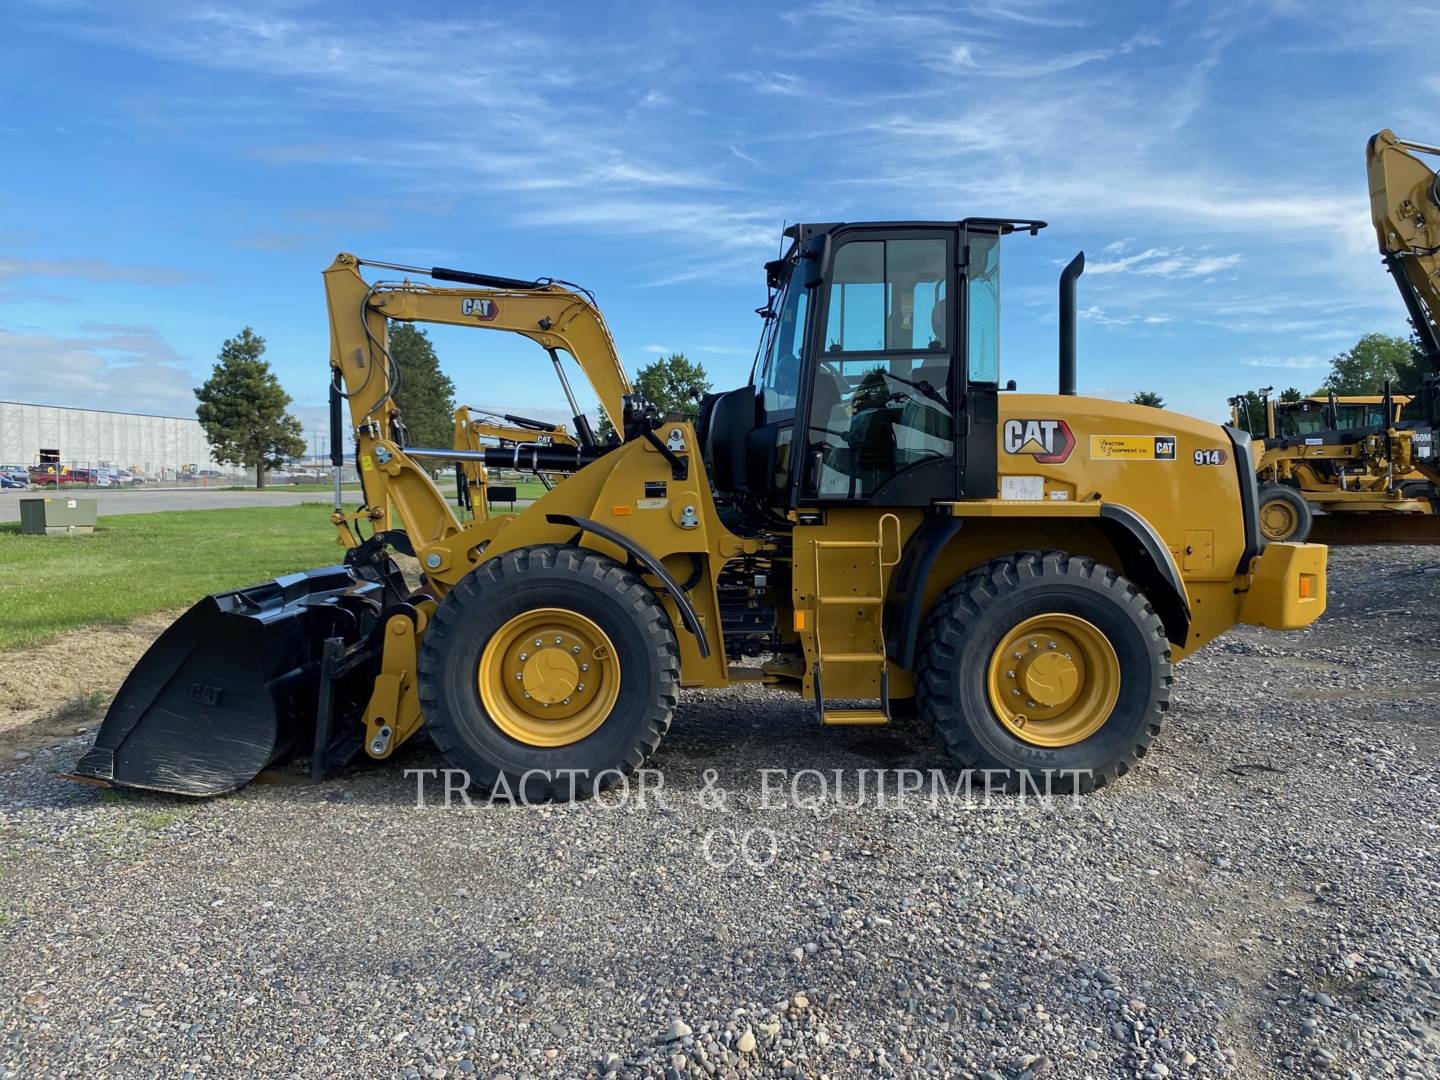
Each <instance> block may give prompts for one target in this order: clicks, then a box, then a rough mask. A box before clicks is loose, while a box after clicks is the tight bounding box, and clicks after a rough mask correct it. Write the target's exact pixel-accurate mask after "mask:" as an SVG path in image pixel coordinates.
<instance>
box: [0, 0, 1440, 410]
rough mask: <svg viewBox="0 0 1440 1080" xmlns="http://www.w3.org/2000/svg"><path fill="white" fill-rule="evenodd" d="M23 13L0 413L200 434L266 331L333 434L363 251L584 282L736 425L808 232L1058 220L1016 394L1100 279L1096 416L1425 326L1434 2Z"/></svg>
mask: <svg viewBox="0 0 1440 1080" xmlns="http://www.w3.org/2000/svg"><path fill="white" fill-rule="evenodd" d="M4 11H5V16H4V18H5V28H6V33H5V34H4V36H3V40H0V101H3V102H4V103H5V105H6V108H4V109H3V110H0V148H3V149H0V398H4V399H9V400H20V401H33V402H40V403H46V404H65V405H77V406H87V407H101V408H110V409H121V410H127V411H138V412H149V413H160V414H168V415H191V414H193V410H194V397H193V392H192V388H193V387H195V386H198V385H199V384H200V383H201V382H202V381H203V380H204V379H205V378H206V377H207V375H208V374H209V371H210V367H211V365H212V364H213V363H214V359H215V355H216V353H217V352H218V350H219V348H220V345H221V343H222V341H223V340H224V339H225V338H227V337H230V336H233V335H234V334H235V333H237V332H238V331H239V330H240V329H241V328H242V327H244V326H251V327H253V328H254V329H255V331H256V332H257V333H259V334H261V335H262V336H264V337H265V339H266V340H267V342H268V345H269V348H268V351H267V357H268V359H269V360H270V361H271V362H272V364H273V365H274V367H275V370H276V371H277V373H278V374H279V376H280V378H281V380H282V382H283V383H284V385H285V387H286V388H287V390H288V391H289V392H290V394H291V395H293V397H294V399H295V411H296V412H297V414H298V415H300V416H301V418H302V419H303V420H304V421H305V423H306V425H307V427H308V428H310V429H311V430H313V431H315V432H319V431H320V429H321V428H323V426H324V421H323V416H324V402H325V393H326V390H325V388H326V383H327V377H328V368H327V353H328V348H329V337H328V326H327V322H326V314H325V309H324V297H323V291H322V288H321V277H320V274H321V271H323V270H324V269H325V267H326V266H328V265H329V263H330V262H331V261H332V259H333V258H334V256H335V254H336V253H337V252H340V251H351V252H355V253H356V254H359V255H360V256H362V257H364V258H371V259H380V260H387V261H394V262H400V263H406V264H415V265H424V266H431V265H441V266H452V267H460V268H464V269H469V270H476V271H481V272H488V273H493V274H500V275H505V276H510V277H526V278H530V277H537V276H541V275H549V276H554V277H559V278H565V279H568V280H571V281H576V282H579V283H581V284H583V285H585V286H587V287H588V288H590V289H592V290H593V291H594V292H595V293H596V295H597V297H598V300H599V303H600V306H601V307H602V309H603V310H604V312H605V314H606V317H607V319H608V321H609V324H610V327H611V330H612V331H613V333H614V334H615V337H616V340H617V344H618V345H619V348H620V352H621V355H622V357H623V358H624V360H625V362H626V364H627V367H628V368H629V369H630V370H631V371H632V372H633V371H634V370H635V369H636V368H637V367H639V366H641V365H643V364H645V363H648V362H651V361H652V360H654V359H655V358H656V357H657V356H659V355H662V354H664V353H666V352H669V351H672V350H674V351H681V352H685V353H686V354H687V355H689V356H690V357H691V358H692V359H694V360H698V361H700V362H701V363H702V364H704V366H705V367H706V369H707V371H708V372H709V374H710V377H711V381H712V383H713V384H714V387H715V389H717V390H718V389H728V388H730V387H732V386H738V385H741V384H743V383H744V382H745V381H746V380H747V378H748V375H749V371H750V363H751V359H752V356H753V353H754V349H755V342H756V340H757V338H758V335H759V332H760V320H759V319H758V318H757V317H756V315H755V314H754V309H755V308H756V307H758V306H760V305H761V304H762V303H763V301H764V299H765V289H764V274H763V269H762V263H763V262H764V261H765V260H766V259H769V258H773V257H775V255H776V253H777V252H778V251H779V246H780V230H781V228H782V227H783V225H784V224H785V223H786V222H794V221H797V220H799V221H862V220H869V219H892V220H893V219H910V218H915V219H928V220H944V219H958V218H962V217H965V216H980V215H994V216H1008V217H1027V218H1042V219H1044V220H1046V221H1048V222H1049V223H1050V227H1049V228H1047V229H1046V230H1045V231H1043V232H1042V233H1041V234H1040V236H1039V237H1037V238H1034V239H1032V238H1030V237H1028V236H1015V237H1012V238H1010V239H1008V240H1007V241H1006V246H1005V251H1004V256H1003V271H1002V274H1003V296H1004V299H1003V322H1002V364H1003V366H1004V372H1003V375H1002V377H1003V378H1014V379H1015V380H1016V381H1017V382H1018V383H1019V387H1020V389H1021V390H1032V391H1044V392H1049V391H1052V390H1053V389H1054V387H1055V363H1056V361H1055V354H1056V334H1057V322H1056V311H1055V308H1056V281H1057V278H1058V275H1059V272H1060V269H1061V267H1062V266H1063V265H1064V264H1065V263H1066V262H1067V261H1068V260H1069V258H1070V257H1071V256H1072V255H1073V254H1074V253H1075V252H1076V251H1079V250H1084V251H1085V253H1086V258H1087V267H1088V268H1087V270H1086V273H1085V275H1084V277H1083V278H1082V279H1081V281H1080V299H1079V308H1080V311H1081V324H1080V331H1079V369H1080V390H1081V392H1082V393H1086V394H1093V395H1097V396H1102V397H1110V398H1123V397H1129V396H1130V395H1131V394H1133V393H1135V392H1136V391H1139V390H1153V391H1157V392H1159V393H1160V394H1161V395H1162V396H1163V397H1164V398H1165V399H1166V401H1167V403H1168V404H1169V405H1170V407H1172V408H1177V409H1181V410H1183V411H1185V412H1189V413H1193V414H1195V415H1198V416H1203V417H1207V418H1211V419H1219V418H1221V417H1223V416H1224V415H1225V413H1226V411H1227V410H1226V407H1225V399H1226V398H1227V397H1228V396H1230V395H1231V394H1233V393H1235V392H1237V391H1238V390H1241V389H1244V388H1248V387H1256V386H1264V385H1272V384H1273V385H1275V386H1278V387H1284V386H1290V385H1296V386H1299V387H1301V388H1302V389H1305V390H1307V391H1308V390H1311V389H1313V388H1314V386H1315V385H1317V384H1318V383H1319V381H1320V380H1321V378H1322V377H1323V375H1324V372H1325V369H1326V368H1327V366H1328V362H1329V359H1330V357H1331V356H1333V355H1334V354H1335V353H1336V352H1338V351H1340V350H1341V349H1344V348H1345V347H1347V346H1348V345H1350V344H1352V343H1353V342H1354V341H1355V340H1356V339H1357V338H1358V337H1360V336H1361V335H1362V334H1364V333H1367V332H1370V331H1376V330H1378V331H1383V332H1387V333H1401V334H1403V333H1407V332H1408V330H1407V326H1406V322H1405V317H1404V312H1403V309H1402V307H1401V303H1400V300H1399V297H1398V295H1397V293H1396V291H1395V289H1394V286H1393V284H1392V283H1391V282H1390V280H1389V278H1388V276H1387V275H1386V274H1385V272H1384V270H1383V268H1382V267H1381V265H1380V263H1379V258H1378V255H1377V252H1376V247H1375V240H1374V235H1373V231H1372V229H1371V226H1370V222H1369V205H1368V195H1367V190H1366V186H1365V168H1364V148H1365V141H1366V139H1367V138H1368V137H1369V136H1370V135H1371V134H1373V133H1374V132H1376V131H1378V130H1380V129H1381V128H1384V127H1390V128H1393V129H1394V130H1396V131H1397V132H1398V133H1399V134H1401V135H1402V136H1404V137H1407V138H1411V139H1417V140H1422V141H1431V142H1434V141H1440V130H1437V124H1440V121H1437V120H1436V119H1435V117H1436V116H1437V115H1440V72H1437V70H1436V68H1435V66H1434V63H1433V58H1434V56H1435V55H1436V54H1437V46H1440V20H1436V19H1435V17H1434V11H1433V8H1432V7H1431V6H1430V5H1429V4H1425V3H1406V2H1394V3H1376V2H1367V0H1351V2H1347V3H1343V4H1341V3H1336V2H1333V0H1315V2H1288V0H1269V2H1264V0H1255V2H1238V0H1216V2H1198V0H1197V2H1179V3H1171V4H1165V3H1156V2H1145V3H1134V4H1131V3H1111V4H1103V5H1082V4H1076V3H1051V2H1049V0H978V2H974V3H963V2H958V3H946V4H924V3H922V4H903V3H883V2H871V0H818V2H798V3H787V2H784V0H780V2H776V0H767V2H759V3H752V2H749V0H732V2H729V3H726V4H723V5H717V4H682V3H656V4H632V3H625V2H619V3H611V4H567V3H558V2H557V3H551V4H543V5H542V4H480V3H475V4H454V3H450V4H437V3H429V2H423V0H421V2H412V3H408V4H404V5H381V6H378V7H377V6H373V5H359V6H356V5H337V4H331V3H299V2H289V0H246V2H245V3H241V4H232V3H228V2H226V0H214V2H205V0H196V2H190V3H180V4H161V3H145V2H130V3H113V2H94V3H92V2H88V0H6V3H5V4H4ZM432 336H433V337H434V339H435V341H436V343H437V347H438V348H439V352H440V356H441V360H442V363H443V365H444V366H445V368H446V370H447V372H448V373H449V374H450V375H451V377H452V378H453V379H454V381H455V384H456V387H457V391H458V398H459V401H460V402H462V403H469V404H474V405H477V406H480V407H482V408H488V409H504V410H509V411H515V412H521V413H525V414H528V415H534V416H540V417H546V418H555V419H559V418H564V416H565V414H566V412H567V410H566V409H565V408H564V401H563V397H562V396H561V392H560V389H559V386H558V384H557V383H556V380H555V379H554V375H553V372H552V371H551V369H550V365H549V362H548V359H547V358H546V356H545V354H544V353H543V352H542V351H541V350H540V349H539V348H538V347H536V346H534V345H533V344H531V343H530V342H528V341H525V340H523V339H518V338H513V337H512V336H511V335H506V334H499V333H482V332H477V331H473V330H457V329H445V328H441V329H438V330H436V331H434V332H433V333H432ZM572 374H573V375H574V377H575V378H576V379H577V380H581V377H580V376H579V375H578V373H572ZM581 382H582V385H583V380H581ZM581 397H582V401H586V400H587V399H588V400H589V401H593V398H594V395H593V394H588V393H582V395H581Z"/></svg>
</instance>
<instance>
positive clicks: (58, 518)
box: [20, 495, 96, 536]
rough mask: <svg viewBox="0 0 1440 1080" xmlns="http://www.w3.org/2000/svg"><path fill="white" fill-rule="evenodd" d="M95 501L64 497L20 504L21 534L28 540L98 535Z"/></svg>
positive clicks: (22, 501)
mask: <svg viewBox="0 0 1440 1080" xmlns="http://www.w3.org/2000/svg"><path fill="white" fill-rule="evenodd" d="M95 506H96V501H95V500H94V499H71V498H67V497H66V496H64V495H53V496H47V497H45V498H29V499H21V500H20V531H21V532H22V533H24V534H25V535H26V536H63V535H66V534H69V533H93V532H94V531H95Z"/></svg>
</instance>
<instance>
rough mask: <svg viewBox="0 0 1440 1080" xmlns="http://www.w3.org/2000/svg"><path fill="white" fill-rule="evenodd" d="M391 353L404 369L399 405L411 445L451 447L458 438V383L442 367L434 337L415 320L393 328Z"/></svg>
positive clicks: (397, 393) (398, 324)
mask: <svg viewBox="0 0 1440 1080" xmlns="http://www.w3.org/2000/svg"><path fill="white" fill-rule="evenodd" d="M389 348H390V356H391V357H392V358H393V359H394V361H395V366H396V367H397V368H399V369H400V387H399V389H398V390H397V391H396V392H395V404H396V406H397V407H398V408H399V410H400V419H401V421H402V422H403V423H404V424H405V432H406V438H407V441H408V442H409V443H410V445H411V446H449V445H450V444H451V443H452V442H453V441H454V438H455V384H454V383H453V382H451V381H450V376H448V375H446V374H445V372H443V371H441V370H440V358H439V357H438V356H436V355H435V346H434V344H433V343H432V342H431V341H430V336H429V335H428V334H427V333H425V331H424V330H422V329H421V328H420V327H418V326H416V325H414V324H413V323H406V322H402V323H395V324H394V325H392V326H391V328H390V345H389Z"/></svg>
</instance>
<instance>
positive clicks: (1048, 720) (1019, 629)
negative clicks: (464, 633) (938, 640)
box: [987, 612, 1120, 748]
mask: <svg viewBox="0 0 1440 1080" xmlns="http://www.w3.org/2000/svg"><path fill="white" fill-rule="evenodd" d="M987 681H988V683H989V690H990V705H991V707H992V708H993V709H994V710H995V715H996V717H998V718H999V720H1000V723H1001V724H1003V725H1004V727H1005V730H1006V731H1008V732H1010V734H1011V735H1014V736H1015V737H1016V738H1017V739H1020V740H1022V741H1024V742H1027V743H1030V744H1032V745H1034V746H1045V747H1052V748H1053V747H1058V746H1074V745H1075V744H1076V743H1078V742H1082V741H1084V740H1085V739H1088V738H1089V737H1090V736H1091V735H1094V734H1095V733H1096V732H1097V731H1099V730H1100V729H1101V728H1102V727H1104V726H1105V721H1106V720H1108V719H1109V718H1110V714H1111V712H1113V711H1114V709H1115V702H1116V701H1117V700H1118V699H1119V697H1120V660H1119V658H1118V657H1117V656H1116V655H1115V647H1114V646H1113V645H1111V644H1110V641H1109V639H1108V638H1106V637H1105V635H1104V634H1103V633H1101V632H1100V630H1099V629H1098V628H1097V627H1095V626H1094V625H1092V624H1091V623H1088V622H1086V621H1085V620H1084V619H1082V618H1079V617H1078V616H1075V615H1065V614H1062V613H1060V612H1055V613H1052V614H1046V615H1036V616H1035V617H1034V618H1030V619H1026V620H1025V621H1024V622H1022V623H1020V624H1019V625H1017V626H1016V627H1015V628H1014V629H1013V630H1011V631H1010V632H1009V633H1008V634H1006V635H1005V637H1004V638H1003V639H1001V641H1000V644H999V645H997V646H996V647H995V651H994V652H993V653H992V654H991V656H990V671H989V677H988V680H987Z"/></svg>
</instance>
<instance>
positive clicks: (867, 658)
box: [811, 514, 901, 727]
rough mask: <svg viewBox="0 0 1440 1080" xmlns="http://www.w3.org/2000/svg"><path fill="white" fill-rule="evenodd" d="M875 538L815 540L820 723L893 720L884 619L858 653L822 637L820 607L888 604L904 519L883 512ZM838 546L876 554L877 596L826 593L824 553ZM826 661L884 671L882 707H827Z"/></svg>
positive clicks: (887, 721)
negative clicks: (889, 550)
mask: <svg viewBox="0 0 1440 1080" xmlns="http://www.w3.org/2000/svg"><path fill="white" fill-rule="evenodd" d="M887 524H888V525H890V526H892V527H893V528H894V531H895V550H896V555H895V558H894V559H887V558H886V557H885V533H886V525H887ZM876 531H877V535H876V538H875V539H874V540H813V541H811V543H812V544H813V545H814V556H815V602H816V606H817V611H816V615H815V620H816V621H815V714H816V716H817V717H818V718H819V720H820V723H822V724H826V725H829V726H831V727H841V726H852V725H853V726H864V725H871V724H888V723H889V722H890V667H889V660H888V659H887V658H886V656H885V642H884V632H883V629H882V627H881V621H880V620H879V619H878V617H877V619H876V625H875V640H874V643H873V645H872V646H871V648H869V649H863V650H859V651H855V652H826V651H825V647H824V645H823V644H821V640H820V612H819V610H818V609H823V608H824V607H827V606H830V605H837V606H858V607H871V608H875V609H877V615H878V609H879V608H880V607H881V606H882V605H883V604H884V603H885V583H886V571H888V570H889V569H890V568H891V567H892V566H894V565H895V564H896V563H897V562H899V561H900V554H899V553H900V549H901V544H900V519H899V518H898V517H896V516H895V515H894V514H882V515H881V517H880V521H879V522H878V524H877V530H876ZM835 549H850V550H869V551H873V552H874V553H875V564H874V565H875V569H876V571H877V572H878V581H877V585H878V588H877V589H876V592H875V594H874V595H869V596H853V595H849V594H835V593H829V594H827V593H825V592H823V591H822V589H821V568H820V553H821V552H822V551H830V550H835ZM826 664H861V665H874V666H875V667H876V668H878V669H879V673H880V707H879V708H878V709H876V708H870V709H827V708H826V707H825V691H824V688H823V687H822V685H821V679H820V672H821V669H822V668H824V666H825V665H826Z"/></svg>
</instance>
